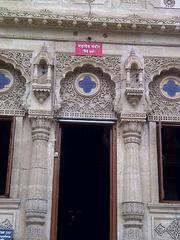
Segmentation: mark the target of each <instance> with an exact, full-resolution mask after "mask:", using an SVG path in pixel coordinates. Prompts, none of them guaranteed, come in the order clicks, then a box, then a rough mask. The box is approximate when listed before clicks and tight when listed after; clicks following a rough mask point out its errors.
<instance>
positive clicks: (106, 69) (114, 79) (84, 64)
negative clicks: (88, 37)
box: [63, 59, 117, 83]
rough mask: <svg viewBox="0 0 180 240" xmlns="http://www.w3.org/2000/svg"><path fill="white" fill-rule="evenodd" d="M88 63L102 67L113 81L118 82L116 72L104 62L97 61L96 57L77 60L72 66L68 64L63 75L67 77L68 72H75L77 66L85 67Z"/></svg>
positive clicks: (95, 66)
mask: <svg viewBox="0 0 180 240" xmlns="http://www.w3.org/2000/svg"><path fill="white" fill-rule="evenodd" d="M86 65H91V66H93V67H94V68H99V69H101V71H102V72H103V73H106V74H108V75H109V76H110V79H111V80H112V81H113V82H115V83H116V82H117V77H116V73H115V72H113V71H111V69H108V68H107V66H106V65H105V64H103V63H99V62H97V61H95V59H85V61H77V62H75V63H74V64H72V65H71V66H68V67H67V68H65V69H64V72H63V76H64V77H65V75H66V74H67V73H68V72H73V71H74V70H75V69H76V68H78V67H81V68H82V67H84V66H86Z"/></svg>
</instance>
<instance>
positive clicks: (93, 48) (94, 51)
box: [75, 42, 102, 56]
mask: <svg viewBox="0 0 180 240" xmlns="http://www.w3.org/2000/svg"><path fill="white" fill-rule="evenodd" d="M75 51H76V55H88V56H102V43H97V42H76V49H75Z"/></svg>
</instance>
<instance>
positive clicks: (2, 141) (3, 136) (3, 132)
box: [0, 120, 11, 196]
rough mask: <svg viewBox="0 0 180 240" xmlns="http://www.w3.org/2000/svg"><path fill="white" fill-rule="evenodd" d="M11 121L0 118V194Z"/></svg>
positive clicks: (6, 163)
mask: <svg viewBox="0 0 180 240" xmlns="http://www.w3.org/2000/svg"><path fill="white" fill-rule="evenodd" d="M10 133H11V121H10V120H0V196H2V195H5V191H6V176H7V168H8V155H9V143H10Z"/></svg>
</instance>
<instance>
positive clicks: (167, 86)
mask: <svg viewBox="0 0 180 240" xmlns="http://www.w3.org/2000/svg"><path fill="white" fill-rule="evenodd" d="M160 90H161V93H162V95H163V96H164V97H166V98H169V99H172V100H176V99H179V98H180V79H179V78H177V77H167V78H164V79H163V80H162V81H161V83H160Z"/></svg>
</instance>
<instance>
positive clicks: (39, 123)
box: [30, 117, 52, 141]
mask: <svg viewBox="0 0 180 240" xmlns="http://www.w3.org/2000/svg"><path fill="white" fill-rule="evenodd" d="M30 120H31V123H32V139H33V141H36V140H44V141H48V140H49V133H50V128H51V123H52V119H48V118H43V117H37V118H34V117H33V118H30Z"/></svg>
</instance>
